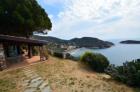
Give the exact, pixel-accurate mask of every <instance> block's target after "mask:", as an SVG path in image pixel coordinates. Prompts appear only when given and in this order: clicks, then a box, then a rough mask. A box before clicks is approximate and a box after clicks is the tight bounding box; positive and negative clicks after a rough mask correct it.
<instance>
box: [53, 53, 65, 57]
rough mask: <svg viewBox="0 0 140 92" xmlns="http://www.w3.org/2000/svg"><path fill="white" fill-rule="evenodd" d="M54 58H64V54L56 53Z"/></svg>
mask: <svg viewBox="0 0 140 92" xmlns="http://www.w3.org/2000/svg"><path fill="white" fill-rule="evenodd" d="M53 56H55V57H58V58H63V53H61V52H54V53H53Z"/></svg>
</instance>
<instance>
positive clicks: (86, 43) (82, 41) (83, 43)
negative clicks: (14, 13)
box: [34, 36, 114, 48]
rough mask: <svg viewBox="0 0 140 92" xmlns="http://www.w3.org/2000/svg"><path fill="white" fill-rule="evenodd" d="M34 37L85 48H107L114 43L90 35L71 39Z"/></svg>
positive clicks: (51, 42) (50, 42) (53, 42)
mask: <svg viewBox="0 0 140 92" xmlns="http://www.w3.org/2000/svg"><path fill="white" fill-rule="evenodd" d="M34 38H35V39H39V40H45V41H47V42H48V43H49V44H56V45H66V46H76V47H78V48H80V47H87V48H108V47H111V46H113V45H114V44H113V43H111V42H108V41H103V40H100V39H98V38H92V37H83V38H73V39H71V40H63V39H59V38H56V37H51V36H48V37H41V36H34Z"/></svg>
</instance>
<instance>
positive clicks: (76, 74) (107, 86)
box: [33, 57, 136, 92]
mask: <svg viewBox="0 0 140 92" xmlns="http://www.w3.org/2000/svg"><path fill="white" fill-rule="evenodd" d="M33 69H34V70H35V71H36V72H37V73H38V74H39V75H41V76H42V77H43V78H45V79H47V80H49V82H50V85H51V88H52V90H53V92H136V91H135V90H134V89H132V88H130V87H127V86H126V85H123V84H121V83H116V82H114V81H112V80H110V79H105V78H104V76H105V74H98V73H94V72H92V71H90V70H89V69H88V68H86V69H85V66H82V67H81V65H79V63H77V62H74V61H71V60H65V59H58V58H54V57H50V58H49V60H48V62H45V63H40V64H38V65H35V66H33Z"/></svg>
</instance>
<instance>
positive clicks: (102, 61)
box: [80, 52, 109, 72]
mask: <svg viewBox="0 0 140 92" xmlns="http://www.w3.org/2000/svg"><path fill="white" fill-rule="evenodd" d="M80 61H81V62H83V63H85V64H86V65H88V66H89V67H90V68H92V69H93V70H95V71H97V72H104V70H105V69H106V68H107V67H108V65H109V61H108V59H107V58H106V57H105V56H103V55H102V54H93V53H91V52H86V53H85V54H84V55H82V56H81V58H80Z"/></svg>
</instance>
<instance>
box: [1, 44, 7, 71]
mask: <svg viewBox="0 0 140 92" xmlns="http://www.w3.org/2000/svg"><path fill="white" fill-rule="evenodd" d="M6 67H7V66H6V60H5V54H4V48H3V45H2V44H1V43H0V70H3V69H4V68H6Z"/></svg>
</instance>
